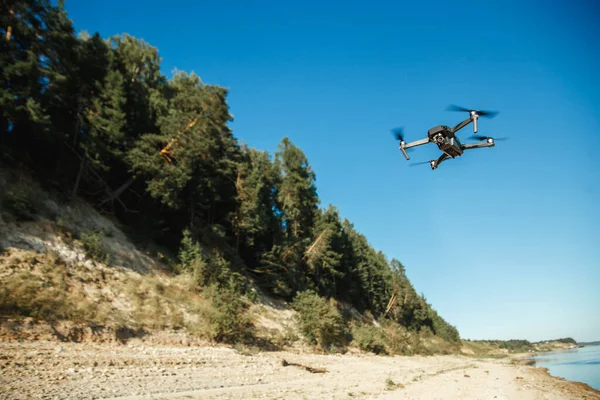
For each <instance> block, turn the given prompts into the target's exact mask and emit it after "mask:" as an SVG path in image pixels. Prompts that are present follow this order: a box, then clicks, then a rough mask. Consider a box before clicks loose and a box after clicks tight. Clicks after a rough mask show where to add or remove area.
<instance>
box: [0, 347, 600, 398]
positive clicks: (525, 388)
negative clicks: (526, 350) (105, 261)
mask: <svg viewBox="0 0 600 400" xmlns="http://www.w3.org/2000/svg"><path fill="white" fill-rule="evenodd" d="M283 360H285V362H284V361H283ZM305 367H308V368H305ZM0 369H1V371H2V374H1V376H0V388H1V389H0V398H2V399H31V398H43V399H54V398H77V399H92V398H103V399H132V400H133V399H184V398H185V399H248V398H268V399H350V398H362V399H395V398H402V399H600V392H598V391H596V390H594V389H592V388H590V387H589V386H587V385H585V384H579V383H574V382H568V381H564V380H561V379H558V378H554V377H551V376H550V375H548V374H547V372H546V371H545V370H544V369H541V368H536V367H532V366H527V365H524V364H521V365H519V364H517V363H515V362H514V358H513V359H511V358H503V359H482V358H474V357H467V356H455V355H450V356H430V357H423V356H413V357H387V356H375V355H371V354H356V353H347V354H344V355H316V354H309V353H303V352H301V351H296V352H294V351H285V352H252V351H248V350H236V349H232V348H226V347H194V346H161V345H148V344H145V343H143V342H139V343H130V344H124V345H123V344H98V343H91V344H90V343H88V344H82V343H60V342H55V341H32V342H22V343H15V342H11V343H9V342H3V343H0Z"/></svg>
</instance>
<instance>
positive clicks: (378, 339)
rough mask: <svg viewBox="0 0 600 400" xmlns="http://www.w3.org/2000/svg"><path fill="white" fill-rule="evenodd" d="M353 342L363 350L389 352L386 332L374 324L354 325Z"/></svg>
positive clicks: (379, 352)
mask: <svg viewBox="0 0 600 400" xmlns="http://www.w3.org/2000/svg"><path fill="white" fill-rule="evenodd" d="M352 342H353V344H354V345H355V346H357V347H358V348H359V349H361V350H363V351H370V352H373V353H375V354H388V351H387V349H386V336H385V332H384V330H383V329H381V328H378V327H376V326H374V325H367V324H361V325H356V326H354V327H353V328H352Z"/></svg>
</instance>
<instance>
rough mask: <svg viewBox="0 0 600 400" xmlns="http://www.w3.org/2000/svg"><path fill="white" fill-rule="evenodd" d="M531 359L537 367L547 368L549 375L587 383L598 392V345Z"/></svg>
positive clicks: (599, 348) (599, 380)
mask: <svg viewBox="0 0 600 400" xmlns="http://www.w3.org/2000/svg"><path fill="white" fill-rule="evenodd" d="M532 358H533V359H534V360H535V365H536V366H537V367H544V368H548V372H549V373H550V375H554V376H558V377H560V378H563V379H567V380H569V381H576V382H583V383H587V384H588V385H590V386H591V387H593V388H594V389H598V390H600V346H599V345H595V346H585V347H582V348H578V349H569V350H562V351H554V352H549V353H542V354H539V355H536V356H534V357H532Z"/></svg>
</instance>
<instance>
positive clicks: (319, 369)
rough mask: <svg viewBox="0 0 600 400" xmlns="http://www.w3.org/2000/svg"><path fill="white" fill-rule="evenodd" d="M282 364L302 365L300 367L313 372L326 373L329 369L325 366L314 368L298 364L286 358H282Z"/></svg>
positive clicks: (285, 365)
mask: <svg viewBox="0 0 600 400" xmlns="http://www.w3.org/2000/svg"><path fill="white" fill-rule="evenodd" d="M281 365H283V366H284V367H287V366H288V365H293V366H295V367H300V368H304V369H305V370H307V371H308V372H311V373H313V374H324V373H325V372H327V370H326V369H325V368H313V367H308V366H306V365H302V364H297V363H293V362H287V361H285V360H283V359H282V360H281Z"/></svg>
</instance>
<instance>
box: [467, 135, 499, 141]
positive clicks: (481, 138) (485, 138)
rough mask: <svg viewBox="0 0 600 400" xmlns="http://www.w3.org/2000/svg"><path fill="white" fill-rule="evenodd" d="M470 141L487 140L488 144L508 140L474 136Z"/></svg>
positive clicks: (470, 137)
mask: <svg viewBox="0 0 600 400" xmlns="http://www.w3.org/2000/svg"><path fill="white" fill-rule="evenodd" d="M469 139H473V140H487V141H488V142H490V141H491V142H502V141H504V140H508V138H507V137H501V138H493V137H489V136H481V135H473V136H469Z"/></svg>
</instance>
